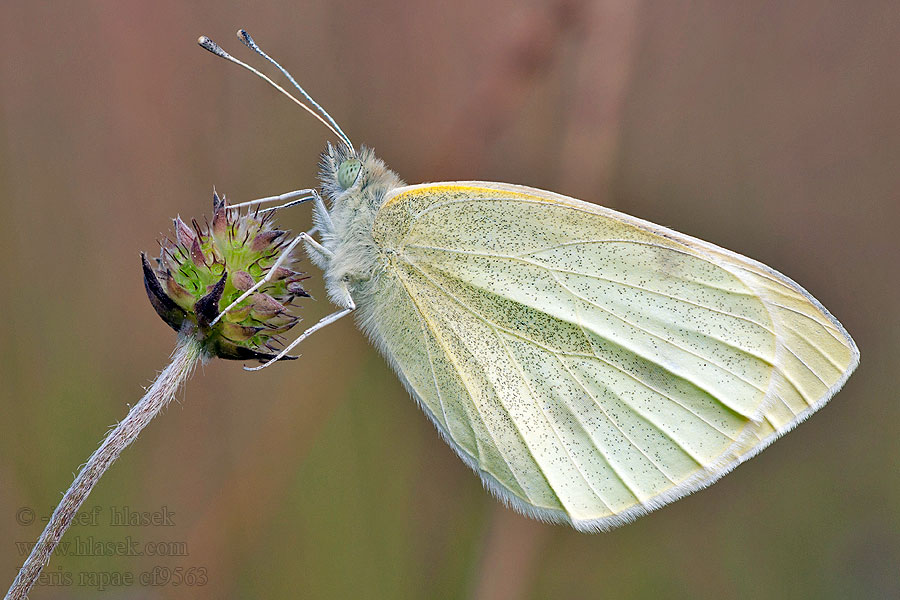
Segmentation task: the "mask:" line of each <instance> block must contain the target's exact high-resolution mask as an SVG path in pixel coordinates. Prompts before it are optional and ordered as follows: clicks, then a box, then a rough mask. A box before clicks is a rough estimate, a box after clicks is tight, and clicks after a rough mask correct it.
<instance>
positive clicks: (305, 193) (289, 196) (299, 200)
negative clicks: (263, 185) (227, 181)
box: [228, 188, 322, 213]
mask: <svg viewBox="0 0 900 600" xmlns="http://www.w3.org/2000/svg"><path fill="white" fill-rule="evenodd" d="M316 199H318V200H319V202H321V201H322V199H321V198H320V197H319V192H318V191H316V190H314V189H311V188H310V189H305V190H295V191H293V192H287V193H286V194H281V195H279V196H267V197H265V198H259V199H257V200H250V201H249V202H241V203H239V204H231V205H229V206H228V208H246V207H250V206H257V205H259V204H265V203H267V202H284V204H280V205H278V206H270V207H269V208H264V209H262V210H260V211H259V212H261V213H262V212H268V211H270V210H278V209H279V208H288V207H291V206H296V205H298V204H303V203H304V202H309V201H310V200H316Z"/></svg>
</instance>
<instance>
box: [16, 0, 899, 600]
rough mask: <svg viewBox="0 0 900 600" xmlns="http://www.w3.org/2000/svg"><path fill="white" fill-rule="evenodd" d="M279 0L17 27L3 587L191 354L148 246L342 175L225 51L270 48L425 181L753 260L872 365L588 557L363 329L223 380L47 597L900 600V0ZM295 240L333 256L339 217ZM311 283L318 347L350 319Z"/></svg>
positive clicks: (52, 15) (116, 474) (58, 12)
mask: <svg viewBox="0 0 900 600" xmlns="http://www.w3.org/2000/svg"><path fill="white" fill-rule="evenodd" d="M247 4H248V3H244V2H235V1H232V2H208V1H207V2H196V3H185V2H176V1H172V0H169V1H161V2H153V3H146V2H116V3H113V2H99V1H95V2H89V1H84V2H78V3H74V2H72V3H58V2H30V3H26V2H4V3H3V5H2V7H0V16H2V21H3V22H4V23H5V25H6V26H5V28H4V33H3V36H2V37H0V76H2V79H0V142H2V144H0V281H2V284H0V306H2V310H3V317H2V319H0V340H2V345H0V565H2V572H3V573H4V577H3V580H4V581H5V582H6V583H3V585H4V586H6V585H8V582H10V581H11V580H12V578H13V576H14V574H15V572H16V570H17V569H18V567H19V566H20V564H21V562H22V560H23V558H24V556H23V546H22V545H21V544H17V543H20V542H24V543H29V542H33V541H34V540H35V539H36V538H37V536H38V534H39V533H40V530H41V528H42V525H43V523H42V522H41V520H40V519H41V516H47V515H49V514H50V512H51V510H52V508H53V507H54V506H55V504H56V502H57V501H58V500H59V498H60V493H61V492H62V491H63V490H64V489H65V488H66V487H67V486H68V485H69V483H70V482H71V479H72V476H73V473H74V472H76V471H77V469H78V467H79V465H80V464H81V463H82V461H84V460H85V459H86V458H87V457H88V455H89V454H90V453H91V452H92V451H93V450H94V449H95V447H96V445H97V443H98V441H99V440H100V438H101V437H102V436H103V434H104V433H105V432H106V431H107V429H108V428H109V427H110V426H111V425H113V424H114V423H115V422H116V421H118V420H119V419H120V418H121V417H122V416H124V414H125V412H126V410H127V408H128V406H129V405H130V404H132V403H134V402H135V401H137V399H138V398H139V397H140V396H141V394H142V391H143V390H142V386H145V385H147V384H148V383H149V381H150V380H151V379H152V377H153V376H154V375H155V373H156V371H157V370H158V369H160V368H162V366H163V365H164V364H165V362H166V358H167V355H168V353H169V351H170V350H171V348H172V347H173V342H174V334H173V332H172V331H171V330H170V329H169V328H168V327H167V326H166V325H165V324H163V323H162V321H160V320H159V318H158V317H157V316H156V314H155V313H154V312H153V310H152V309H151V308H150V306H149V304H148V302H147V299H146V296H145V293H144V289H143V284H142V280H141V273H140V268H139V252H140V251H141V250H146V251H149V252H150V253H151V254H155V253H156V252H157V245H156V239H157V238H158V237H159V236H160V235H161V234H164V233H166V232H168V231H169V228H170V223H171V218H172V217H174V216H175V215H176V214H180V215H182V216H183V217H186V218H187V217H202V216H203V215H204V214H206V215H208V214H209V212H210V207H211V192H212V187H213V185H215V186H216V187H217V189H218V190H219V191H220V192H224V193H226V194H227V196H228V198H229V199H230V200H232V201H243V200H249V199H252V198H256V197H260V196H267V195H272V194H278V193H282V192H286V191H289V190H294V189H298V188H303V187H307V186H310V185H313V184H314V183H315V181H316V164H317V158H318V153H319V152H320V151H321V150H322V148H323V146H324V143H325V141H326V140H327V139H329V137H328V133H327V131H326V130H325V129H324V128H323V127H321V125H319V124H318V123H317V122H315V121H314V120H313V119H311V118H309V117H308V115H306V114H305V113H304V112H302V111H300V110H298V109H297V107H296V106H294V105H293V104H291V103H290V102H288V101H286V100H285V99H284V98H283V97H281V96H280V95H278V94H277V93H276V92H274V90H272V89H270V88H268V87H267V86H265V85H264V84H263V83H262V82H261V81H259V80H257V79H256V78H254V77H252V76H251V75H249V74H248V73H246V72H244V71H242V70H240V69H238V68H237V67H235V66H234V65H230V64H228V63H226V62H224V61H222V60H219V59H217V58H215V57H213V56H212V55H210V54H208V53H207V52H204V51H203V50H201V49H200V48H198V47H197V46H196V43H195V40H196V38H197V37H198V36H199V35H201V34H207V35H209V36H210V37H212V38H213V39H214V40H216V41H218V42H219V43H220V44H222V45H223V46H224V47H225V48H226V49H228V50H230V51H231V52H232V53H233V54H236V55H238V56H239V57H242V58H245V59H247V60H249V61H250V62H251V63H253V64H255V65H260V63H261V61H260V60H257V59H256V57H254V56H252V55H250V53H249V51H246V50H245V49H244V48H243V47H242V46H240V45H239V43H238V42H237V40H236V39H235V37H234V31H235V30H236V29H237V28H238V27H245V28H246V29H248V30H249V31H250V32H251V33H252V34H253V36H254V37H255V38H256V40H257V41H258V42H259V43H260V44H261V45H262V47H263V48H264V49H266V50H267V51H268V52H269V53H270V54H271V55H272V56H274V57H276V58H278V59H279V60H281V62H282V63H283V64H284V65H285V66H286V67H287V68H289V69H290V70H291V71H292V72H293V73H294V75H295V76H296V77H297V78H298V79H299V80H300V81H301V82H303V84H304V85H306V86H307V87H308V89H309V91H310V92H311V93H312V94H313V95H314V96H315V97H316V98H317V100H319V101H320V102H321V103H322V104H323V105H324V106H326V107H327V108H328V109H329V111H330V112H331V113H332V114H333V115H334V117H335V118H336V119H337V120H338V121H339V122H340V123H341V124H342V126H343V128H344V129H345V130H346V131H347V132H348V134H349V135H350V137H351V138H352V139H353V141H354V142H355V143H357V144H367V145H370V146H373V147H374V148H375V149H376V150H377V152H378V154H379V155H380V156H381V157H382V158H383V159H385V160H386V161H387V163H388V164H389V165H390V166H391V167H392V168H393V169H395V170H396V171H397V172H398V173H400V175H401V177H403V178H405V179H406V180H407V181H409V182H412V183H415V182H421V181H436V180H453V179H489V180H498V181H510V182H514V183H521V184H527V185H532V186H537V187H541V188H546V189H550V190H554V191H557V192H561V193H564V194H568V195H572V196H576V197H579V198H583V199H585V200H589V201H593V202H598V203H601V204H604V205H606V206H610V207H613V208H616V209H619V210H622V211H624V212H627V213H630V214H633V215H636V216H640V217H642V218H645V219H649V220H651V221H654V222H657V223H661V224H664V225H667V226H670V227H672V228H674V229H677V230H679V231H682V232H684V233H688V234H691V235H694V236H697V237H700V238H702V239H706V240H709V241H711V242H714V243H716V244H719V245H722V246H725V247H727V248H730V249H732V250H735V251H738V252H741V253H743V254H746V255H749V256H751V257H754V258H756V259H758V260H761V261H763V262H765V263H767V264H769V265H771V266H773V267H774V268H776V269H778V270H780V271H782V272H784V273H786V274H788V275H789V276H790V277H792V278H794V279H796V280H797V281H798V282H800V283H801V284H802V285H803V286H805V287H806V288H807V289H808V290H810V292H811V293H813V294H814V295H815V296H816V297H817V298H818V299H819V300H821V301H822V303H823V304H824V305H825V306H827V307H828V308H829V309H830V310H831V311H832V312H833V313H834V315H835V316H836V317H837V318H838V319H840V320H841V321H842V322H843V324H844V325H845V326H846V328H847V329H848V330H849V331H850V332H851V334H852V335H853V336H854V337H855V339H856V340H857V342H858V344H859V347H860V349H861V351H862V364H861V366H860V368H859V370H858V371H857V373H856V374H855V375H854V376H853V377H852V378H851V379H850V380H849V382H848V384H847V385H846V387H845V389H844V391H842V392H841V393H840V394H838V395H837V396H836V397H835V398H834V399H833V400H832V401H831V403H830V404H829V405H828V406H827V407H826V408H825V409H824V410H822V411H821V413H819V414H817V415H815V416H814V417H813V418H812V419H810V420H809V421H808V422H807V423H806V424H804V425H802V426H801V427H800V428H799V429H797V430H796V431H795V432H793V433H791V434H790V435H788V436H787V437H785V438H784V439H783V440H781V441H779V442H777V443H776V444H775V445H774V446H773V447H772V448H771V449H769V450H767V451H766V452H764V453H762V454H761V455H760V456H759V457H758V458H755V459H754V460H752V461H750V462H749V463H747V464H746V465H744V466H742V467H740V468H739V469H738V470H737V471H735V472H734V473H733V474H731V475H730V476H728V477H726V478H725V479H723V480H722V481H720V482H719V483H717V484H716V485H715V486H713V487H711V488H709V489H708V490H705V491H703V492H700V493H697V494H695V495H693V496H690V497H688V498H686V499H684V500H681V501H679V502H677V503H675V504H673V505H671V506H669V507H666V508H665V509H663V510H661V511H658V512H654V513H652V514H651V515H649V516H647V517H644V518H642V519H640V520H638V521H637V522H635V523H633V524H630V525H628V526H625V527H622V528H620V529H617V530H614V531H612V532H609V533H604V534H599V535H584V534H579V533H576V532H575V531H573V530H570V529H569V528H567V527H564V526H550V525H542V524H539V523H535V522H532V521H529V520H527V519H525V518H523V517H520V516H518V515H516V514H514V513H512V512H510V511H508V510H506V509H504V508H503V507H502V506H501V505H500V504H499V503H498V502H496V501H495V500H493V499H492V497H491V496H490V495H489V494H488V493H487V492H486V491H484V490H483V489H482V487H481V484H480V483H479V481H478V478H477V477H476V476H475V475H474V474H473V473H472V472H470V471H469V469H468V468H466V467H465V466H464V465H463V464H462V463H461V462H460V461H459V460H458V459H457V458H456V457H455V455H454V454H453V453H452V451H451V450H450V449H449V448H448V447H447V446H446V445H445V444H444V443H443V442H442V441H441V440H440V439H439V437H438V435H437V433H436V432H435V431H434V429H433V427H432V425H431V424H430V423H429V422H428V420H427V419H426V418H425V416H424V415H423V414H422V413H421V411H420V410H419V409H418V408H417V407H416V405H415V403H414V402H413V401H412V400H411V399H410V398H409V397H408V396H407V394H406V393H405V392H404V390H403V388H402V387H401V385H400V384H399V383H398V381H397V380H396V378H395V377H394V375H393V374H392V373H391V371H390V369H389V368H388V367H387V366H386V364H385V362H384V361H383V360H382V358H381V357H380V356H378V355H377V354H376V352H375V351H374V350H373V349H372V348H371V347H369V345H368V344H367V342H366V340H365V339H364V338H363V336H362V335H361V334H360V333H358V332H357V331H356V329H355V328H354V326H353V323H352V322H350V321H343V322H340V323H338V324H336V325H334V326H332V327H329V328H328V329H326V330H325V331H323V332H321V333H317V334H316V335H314V336H313V337H312V338H310V339H309V340H308V342H304V344H303V347H302V351H303V358H302V359H301V360H299V361H297V362H295V363H291V364H285V365H282V366H277V367H276V368H273V369H269V370H267V371H265V372H263V373H259V374H249V373H246V372H244V371H242V370H241V368H240V367H241V365H240V364H238V363H225V362H214V363H210V364H209V365H207V366H206V367H205V368H203V369H202V371H200V372H198V373H197V375H196V376H195V377H194V379H193V380H192V381H191V382H190V383H189V384H188V386H187V388H186V390H185V391H184V393H183V395H182V397H181V401H180V403H178V404H173V405H172V406H171V407H170V408H169V409H168V411H167V412H166V413H165V414H164V415H162V416H161V417H160V418H158V419H157V420H156V421H155V422H154V423H153V424H151V426H150V427H149V428H148V429H147V430H146V431H145V432H144V433H143V435H142V436H141V437H140V439H139V440H138V441H137V443H136V444H135V445H134V446H132V447H131V448H129V449H128V450H127V451H126V452H125V454H124V455H123V457H122V458H121V460H120V461H119V462H118V463H117V464H116V465H115V466H114V467H113V468H112V470H111V471H110V472H108V473H107V475H106V476H105V477H104V479H103V480H102V481H101V482H100V484H99V485H98V487H97V488H96V490H95V492H94V493H93V495H92V496H91V497H90V498H89V499H88V501H87V503H86V504H85V506H84V510H86V511H88V513H86V516H85V517H84V522H83V524H82V525H79V526H76V527H74V528H73V529H72V530H70V531H69V533H68V534H67V536H66V538H65V540H68V541H69V542H70V544H71V546H70V549H69V551H68V553H67V554H66V555H59V554H57V555H56V556H55V557H54V559H53V561H52V562H51V563H50V565H49V566H48V567H47V569H46V570H45V580H44V582H43V585H41V586H39V587H38V588H36V589H35V590H34V592H33V593H32V594H31V598H33V599H34V600H40V599H50V598H96V597H102V596H104V595H105V596H106V597H115V598H134V599H138V598H282V597H284V598H287V597H292V598H293V597H301V598H343V597H366V598H480V599H486V598H491V599H493V598H535V599H537V598H726V597H727V598H801V597H802V598H807V597H809V598H812V597H815V598H849V597H853V598H897V597H900V510H898V509H900V435H898V433H900V432H898V423H900V403H898V399H897V390H898V386H900V368H898V351H900V319H898V316H897V307H898V305H900V277H898V276H897V275H898V262H900V234H898V227H900V207H898V203H900V172H898V165H900V65H898V57H900V14H898V12H897V6H896V3H895V2H890V1H886V2H877V1H872V2H864V3H858V2H850V1H846V2H829V3H820V2H812V1H809V2H794V3H780V2H757V1H753V2H742V3H734V5H732V6H726V5H725V4H723V3H719V2H693V3H687V2H685V3H675V2H666V3H659V2H612V1H607V0H604V1H595V2H591V1H589V0H562V1H560V0H527V1H525V2H522V1H521V0H498V1H493V2H484V1H482V0H461V1H458V2H437V1H423V2H406V1H403V0H386V1H376V2H371V1H362V0H327V1H326V0H310V1H308V2H303V3H295V2H287V1H283V2H265V3H259V4H258V5H255V6H253V8H250V7H248V6H247ZM266 70H267V71H268V72H271V71H272V69H266ZM279 219H280V222H281V223H282V224H283V225H286V226H289V227H291V228H292V229H294V230H295V231H296V230H301V229H303V228H307V227H309V223H310V219H309V212H308V207H301V208H299V209H294V210H292V211H287V212H285V213H283V214H281V215H279ZM307 270H308V271H309V272H310V274H311V275H312V276H313V277H312V279H311V280H310V281H309V283H310V288H311V291H312V292H313V294H314V295H315V296H316V297H317V298H318V300H315V301H313V300H308V301H305V302H303V316H304V318H305V319H306V321H307V322H310V323H311V322H313V321H314V320H316V319H317V318H319V317H320V316H322V315H324V314H326V313H328V312H330V311H331V310H332V309H331V307H330V306H329V304H328V302H327V300H326V299H325V296H324V294H323V291H322V286H321V283H320V278H319V273H318V272H317V271H316V270H315V267H313V266H311V265H309V267H308V269H307ZM29 511H31V512H29ZM111 511H115V512H116V514H123V513H124V512H125V511H131V512H132V513H138V514H140V513H148V514H152V513H158V514H168V519H167V521H166V519H164V521H166V522H165V523H164V524H160V525H134V526H116V525H114V522H113V517H112V515H113V512H111ZM29 515H30V517H29ZM92 515H95V516H92ZM114 542H127V543H133V544H136V546H131V547H132V548H137V549H138V550H139V551H142V552H143V553H144V555H143V556H121V555H120V554H121V551H120V550H117V549H116V548H115V547H114V544H113V543H114ZM79 550H81V551H79ZM151 552H152V553H154V554H153V555H151ZM167 554H168V556H167ZM160 555H162V556H160ZM179 569H180V570H179ZM145 573H150V574H151V575H150V576H143V574H145ZM177 573H181V574H182V577H181V579H180V580H179V578H178V576H177ZM129 574H130V575H131V577H133V580H132V581H131V582H130V583H129V582H128V575H129ZM189 574H191V575H189ZM142 576H143V583H142V579H141V578H142ZM3 589H5V587H4V588H3Z"/></svg>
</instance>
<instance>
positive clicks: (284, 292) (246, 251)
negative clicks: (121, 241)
mask: <svg viewBox="0 0 900 600" xmlns="http://www.w3.org/2000/svg"><path fill="white" fill-rule="evenodd" d="M273 212H274V211H269V212H266V213H264V214H262V215H260V214H259V212H258V211H256V210H252V209H251V210H250V211H248V212H247V213H245V214H241V212H240V211H238V210H236V209H232V208H229V207H228V204H227V202H226V201H225V199H224V198H219V196H218V195H217V194H215V193H214V194H213V219H212V224H209V223H206V225H205V226H200V225H198V223H197V221H196V220H192V221H191V226H189V225H188V224H187V223H185V222H184V221H183V220H182V219H181V218H180V217H177V218H176V219H175V220H174V230H175V231H174V238H175V240H174V241H173V240H171V239H168V238H166V239H165V240H162V241H161V242H160V247H161V253H160V256H159V258H158V259H156V261H155V262H156V266H155V268H154V266H153V265H151V263H150V261H149V260H147V257H146V255H145V254H143V253H141V263H142V268H143V272H144V287H145V289H146V290H147V297H148V298H149V299H150V304H151V305H153V308H154V309H155V310H156V312H157V314H158V315H159V316H160V317H161V318H162V320H163V321H165V322H166V323H168V324H169V326H170V327H172V328H173V329H175V330H176V331H179V332H181V333H182V334H184V335H194V336H196V337H197V338H198V339H199V340H200V342H201V345H202V346H203V348H204V351H205V352H206V353H207V354H208V355H210V356H218V357H220V358H229V359H237V360H247V359H258V360H260V361H264V360H270V359H272V358H274V357H275V356H276V354H273V353H272V351H276V352H277V349H278V347H279V345H280V344H281V343H282V341H283V340H282V338H281V335H282V334H284V333H286V332H287V331H288V330H290V329H291V328H292V327H293V326H294V325H296V324H297V323H298V322H299V321H300V319H299V317H297V316H295V315H292V314H290V312H289V309H290V308H291V303H292V301H293V300H294V298H296V297H298V296H303V297H306V296H309V294H308V293H307V292H306V290H305V289H303V285H302V283H301V282H302V281H303V280H304V279H306V276H305V275H304V274H303V273H299V272H297V271H294V270H293V269H291V268H290V265H291V264H292V263H293V262H294V261H295V260H296V259H295V258H294V257H288V258H287V260H286V261H284V262H283V263H282V266H279V267H277V268H276V271H275V272H274V273H273V274H272V277H271V278H270V279H269V281H267V282H266V283H265V284H264V285H262V286H261V287H259V288H257V289H256V290H255V291H254V293H253V294H251V295H250V296H249V297H247V298H245V299H244V300H242V301H241V302H240V303H239V304H238V305H236V306H235V307H233V308H232V309H230V310H229V312H228V313H227V314H225V315H221V311H222V310H223V309H224V308H226V307H227V306H229V305H230V304H232V303H233V302H234V301H235V300H237V299H238V297H240V296H241V295H242V294H243V293H244V292H246V291H247V290H249V289H251V288H252V287H253V286H254V285H256V283H257V282H259V281H262V280H263V279H264V278H265V277H266V275H267V274H268V273H269V271H270V270H271V269H272V268H273V266H274V264H275V262H276V261H277V260H278V258H279V256H280V255H281V251H282V250H283V248H284V247H286V246H287V244H288V243H289V240H290V236H288V232H286V231H282V230H280V229H276V228H275V226H274V223H273V219H272V214H273ZM285 358H288V357H285Z"/></svg>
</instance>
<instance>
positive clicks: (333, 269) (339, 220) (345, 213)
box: [308, 148, 405, 306]
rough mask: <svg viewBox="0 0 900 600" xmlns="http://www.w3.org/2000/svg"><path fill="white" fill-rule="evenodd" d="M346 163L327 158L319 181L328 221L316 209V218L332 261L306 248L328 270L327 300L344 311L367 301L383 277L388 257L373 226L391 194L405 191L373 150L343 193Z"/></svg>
mask: <svg viewBox="0 0 900 600" xmlns="http://www.w3.org/2000/svg"><path fill="white" fill-rule="evenodd" d="M345 158H346V157H344V156H342V155H341V152H340V150H337V149H334V150H332V151H330V152H326V153H325V154H324V155H323V158H322V168H321V171H320V179H321V182H322V191H323V192H324V196H325V199H326V201H327V203H328V204H329V205H330V208H329V210H328V214H327V215H326V214H323V211H322V210H321V209H320V208H317V209H316V210H315V211H314V217H313V218H314V223H315V225H316V226H317V228H318V230H319V231H320V232H321V235H320V240H321V244H322V246H324V247H325V248H326V249H327V250H328V251H329V252H331V256H326V255H322V254H321V253H320V252H317V251H316V249H315V248H313V247H311V246H308V250H309V253H310V257H311V258H312V260H313V262H315V263H316V264H317V265H318V266H320V267H321V268H322V269H323V270H324V276H325V285H326V289H327V291H328V295H329V297H330V298H331V300H332V301H333V302H335V303H337V304H339V305H342V306H345V305H346V303H347V296H348V295H349V296H350V297H352V298H353V299H354V301H357V300H363V299H364V297H365V296H366V295H367V291H368V290H369V289H370V288H371V285H372V283H373V280H374V279H377V277H378V276H379V274H380V273H381V271H383V264H384V260H385V257H384V255H383V251H382V249H381V248H379V247H378V245H377V244H376V243H375V242H374V240H373V238H372V225H373V223H374V221H375V217H376V215H377V214H378V209H379V208H380V207H381V205H382V204H383V203H384V199H385V196H386V195H387V193H388V192H389V191H391V190H392V189H394V188H397V187H400V186H403V185H405V184H404V183H403V182H402V181H401V180H400V178H399V177H397V175H396V174H395V173H394V172H392V171H390V170H389V169H388V168H387V167H386V166H385V165H384V163H383V162H382V161H381V160H380V159H378V158H376V157H375V155H374V154H373V153H372V151H371V150H369V149H366V148H363V149H362V150H361V151H360V153H359V155H358V158H359V159H360V160H361V161H362V169H361V170H360V174H359V177H358V179H357V181H356V182H355V183H354V184H353V185H352V186H351V187H350V188H348V189H346V190H345V189H342V188H341V187H340V185H338V183H337V175H336V173H337V168H338V166H339V165H340V164H341V162H342V161H343V160H344V159H345Z"/></svg>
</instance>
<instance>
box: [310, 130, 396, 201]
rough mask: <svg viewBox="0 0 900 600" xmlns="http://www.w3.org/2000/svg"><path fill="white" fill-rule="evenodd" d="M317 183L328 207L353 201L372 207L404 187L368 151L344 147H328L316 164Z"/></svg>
mask: <svg viewBox="0 0 900 600" xmlns="http://www.w3.org/2000/svg"><path fill="white" fill-rule="evenodd" d="M319 181H320V182H321V184H322V191H323V192H324V195H325V196H327V197H328V199H329V200H331V203H332V206H335V205H340V204H347V203H349V204H355V202H354V201H353V200H355V199H359V200H365V201H366V203H369V204H371V203H376V206H377V205H378V204H377V203H378V201H379V200H380V199H381V198H383V197H384V194H385V193H386V192H387V191H388V190H389V189H391V188H394V187H398V186H401V185H404V184H403V182H402V181H400V178H399V177H397V174H396V173H394V172H393V171H391V170H390V169H389V168H388V167H387V165H385V164H384V161H382V160H381V159H380V158H378V157H377V156H375V153H374V152H373V151H372V149H371V148H366V147H365V146H363V147H362V148H360V149H359V150H357V151H356V152H353V151H351V150H350V149H349V148H347V147H346V146H345V145H338V146H333V145H332V144H328V147H327V148H326V150H325V152H323V153H322V158H321V161H320V162H319Z"/></svg>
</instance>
